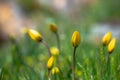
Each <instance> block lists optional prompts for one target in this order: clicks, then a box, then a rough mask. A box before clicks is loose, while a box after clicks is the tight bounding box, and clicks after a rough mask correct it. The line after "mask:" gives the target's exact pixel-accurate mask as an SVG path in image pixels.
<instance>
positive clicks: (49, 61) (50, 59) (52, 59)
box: [47, 56, 54, 70]
mask: <svg viewBox="0 0 120 80" xmlns="http://www.w3.org/2000/svg"><path fill="white" fill-rule="evenodd" d="M53 64H54V57H53V56H51V57H50V58H49V60H48V62H47V68H48V69H49V70H50V69H52V67H53Z"/></svg>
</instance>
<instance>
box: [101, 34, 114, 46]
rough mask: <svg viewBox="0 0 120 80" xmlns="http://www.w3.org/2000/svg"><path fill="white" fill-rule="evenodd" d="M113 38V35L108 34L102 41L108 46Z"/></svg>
mask: <svg viewBox="0 0 120 80" xmlns="http://www.w3.org/2000/svg"><path fill="white" fill-rule="evenodd" d="M111 37H112V33H111V32H107V33H106V34H105V35H104V37H103V39H102V43H103V45H107V44H108V43H109V42H110V39H111Z"/></svg>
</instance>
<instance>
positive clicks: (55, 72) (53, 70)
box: [52, 67, 60, 75]
mask: <svg viewBox="0 0 120 80" xmlns="http://www.w3.org/2000/svg"><path fill="white" fill-rule="evenodd" d="M59 72H60V70H59V68H58V67H54V68H53V69H52V74H53V75H54V74H57V73H59Z"/></svg>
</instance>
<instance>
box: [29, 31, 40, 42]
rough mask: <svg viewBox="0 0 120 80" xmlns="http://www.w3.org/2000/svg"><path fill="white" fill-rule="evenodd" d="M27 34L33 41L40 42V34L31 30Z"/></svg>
mask: <svg viewBox="0 0 120 80" xmlns="http://www.w3.org/2000/svg"><path fill="white" fill-rule="evenodd" d="M28 34H29V36H30V37H31V38H32V39H33V40H34V41H37V42H39V41H41V40H42V36H41V34H40V33H39V32H37V31H35V30H33V29H29V30H28Z"/></svg>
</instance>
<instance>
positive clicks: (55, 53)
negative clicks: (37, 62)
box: [50, 47, 60, 56]
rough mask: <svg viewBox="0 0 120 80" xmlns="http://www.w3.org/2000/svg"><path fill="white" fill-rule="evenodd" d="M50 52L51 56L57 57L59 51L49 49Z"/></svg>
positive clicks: (53, 48) (52, 48)
mask: <svg viewBox="0 0 120 80" xmlns="http://www.w3.org/2000/svg"><path fill="white" fill-rule="evenodd" d="M50 52H51V54H52V55H53V56H57V55H59V53H60V52H59V49H58V48H56V47H51V48H50Z"/></svg>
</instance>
